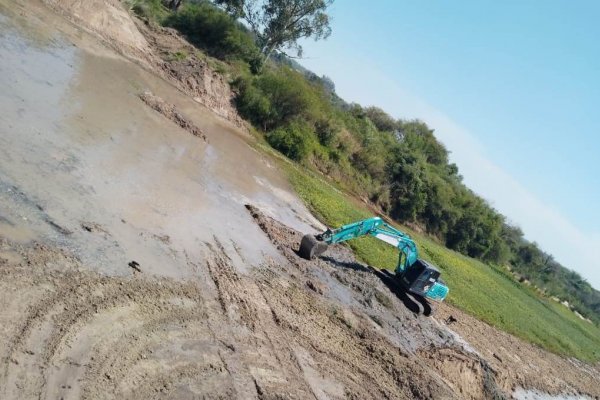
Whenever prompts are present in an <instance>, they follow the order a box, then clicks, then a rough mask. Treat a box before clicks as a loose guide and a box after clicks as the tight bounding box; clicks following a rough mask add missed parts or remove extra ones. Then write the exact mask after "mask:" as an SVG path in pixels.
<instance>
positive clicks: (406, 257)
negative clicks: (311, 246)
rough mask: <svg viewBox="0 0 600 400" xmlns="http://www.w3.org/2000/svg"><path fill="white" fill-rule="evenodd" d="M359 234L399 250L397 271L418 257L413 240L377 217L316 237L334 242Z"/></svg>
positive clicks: (327, 241)
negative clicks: (371, 237)
mask: <svg viewBox="0 0 600 400" xmlns="http://www.w3.org/2000/svg"><path fill="white" fill-rule="evenodd" d="M361 236H373V237H375V238H377V239H379V240H381V241H383V242H385V243H387V244H389V245H392V246H394V247H396V248H397V249H398V250H400V259H399V260H398V267H397V268H396V271H397V272H398V271H400V272H403V271H405V270H406V269H407V268H408V267H410V266H411V265H412V264H414V263H415V262H416V261H417V259H418V252H417V247H416V246H415V242H413V240H412V239H411V238H410V237H409V236H408V235H407V234H405V233H404V232H401V231H399V230H398V229H396V228H394V227H393V226H390V225H389V224H387V223H385V222H384V221H383V220H382V219H381V218H379V217H373V218H367V219H363V220H362V221H358V222H353V223H351V224H348V225H344V226H341V227H339V228H337V229H333V230H331V229H328V230H326V231H325V232H323V233H321V234H320V235H317V236H316V239H317V240H319V241H322V242H325V243H327V244H335V243H341V242H345V241H347V240H351V239H356V238H359V237H361ZM301 247H302V246H301ZM315 255H318V254H315ZM315 255H313V256H315Z"/></svg>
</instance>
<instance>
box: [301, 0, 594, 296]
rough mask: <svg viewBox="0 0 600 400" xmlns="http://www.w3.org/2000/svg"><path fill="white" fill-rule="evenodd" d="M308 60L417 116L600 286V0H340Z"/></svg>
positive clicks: (551, 248)
mask: <svg viewBox="0 0 600 400" xmlns="http://www.w3.org/2000/svg"><path fill="white" fill-rule="evenodd" d="M330 11H331V15H332V17H333V23H332V28H333V34H332V36H331V37H330V38H329V39H328V40H326V41H322V42H316V43H315V42H313V41H305V42H303V46H304V56H305V57H306V59H304V60H302V61H301V63H302V64H303V65H305V66H306V67H308V68H309V69H311V70H313V71H314V72H316V73H318V74H325V75H327V76H329V77H331V78H332V79H333V80H334V81H335V83H336V88H337V91H338V93H339V94H340V96H342V97H343V98H345V99H346V100H348V101H356V102H358V103H361V104H363V105H378V106H380V107H382V108H383V109H385V110H386V111H388V112H389V113H390V114H392V115H393V116H395V117H401V118H419V119H422V120H424V121H425V122H427V123H428V124H429V125H430V126H431V127H432V128H434V129H435V130H436V135H437V136H438V138H439V139H440V140H441V141H442V142H444V143H445V144H446V146H447V147H448V149H449V150H450V151H451V152H452V155H451V158H452V160H453V161H455V162H456V163H457V164H458V165H459V167H460V169H461V173H462V174H463V175H464V177H465V182H466V183H467V185H469V186H470V187H471V188H472V189H474V190H475V191H476V192H478V193H479V194H481V195H482V196H483V197H485V198H486V199H488V200H489V201H490V203H491V204H492V205H493V206H494V207H496V208H497V209H498V210H499V211H501V212H502V213H504V214H505V215H507V216H508V217H509V219H510V220H511V221H512V222H513V223H514V224H516V225H519V226H520V227H521V228H522V229H523V231H524V232H525V235H526V237H527V238H528V239H530V240H534V241H537V242H538V243H539V244H540V246H541V247H542V248H543V249H545V250H546V251H548V252H550V253H552V254H554V255H555V257H556V259H557V260H559V261H560V262H562V263H563V264H564V265H565V266H567V267H569V268H572V269H574V270H576V271H578V272H580V273H581V274H582V275H583V276H584V277H585V278H587V279H588V281H589V282H590V283H592V285H593V286H594V287H596V288H600V255H597V254H596V252H597V251H598V252H600V206H599V205H600V157H599V156H598V155H597V152H598V151H600V110H598V109H597V108H598V106H599V105H600V42H598V39H599V38H600V24H598V23H597V17H598V15H600V2H597V1H589V2H586V1H577V2H570V1H542V0H538V1H502V2H498V1H495V2H492V1H460V2H457V1H442V0H429V1H414V0H412V1H401V0H378V1H376V2H375V1H373V2H365V1H359V0H337V1H336V3H335V4H334V5H333V6H332V7H331V9H330Z"/></svg>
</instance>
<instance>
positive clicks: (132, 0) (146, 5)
mask: <svg viewBox="0 0 600 400" xmlns="http://www.w3.org/2000/svg"><path fill="white" fill-rule="evenodd" d="M127 4H128V5H129V7H130V8H131V10H132V11H133V12H134V13H135V14H136V15H137V16H138V17H140V18H146V19H149V20H152V21H158V22H160V21H162V20H163V19H164V18H165V17H166V16H167V14H168V10H167V9H166V8H165V7H164V6H163V4H162V1H161V0H128V1H127Z"/></svg>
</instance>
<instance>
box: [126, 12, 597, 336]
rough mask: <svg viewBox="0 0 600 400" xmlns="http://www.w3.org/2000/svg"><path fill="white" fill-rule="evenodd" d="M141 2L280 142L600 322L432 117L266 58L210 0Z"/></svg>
mask: <svg viewBox="0 0 600 400" xmlns="http://www.w3.org/2000/svg"><path fill="white" fill-rule="evenodd" d="M217 3H219V4H225V5H227V4H228V3H231V2H227V1H218V2H217ZM132 8H133V10H134V11H136V12H137V13H138V15H140V16H142V17H144V18H148V19H150V20H155V21H158V22H160V23H162V24H163V25H166V26H169V27H173V28H175V29H177V30H178V31H179V32H181V33H182V34H184V35H185V36H186V37H187V38H188V40H190V42H192V43H193V44H195V45H196V46H197V47H198V48H199V49H202V50H203V51H204V52H206V53H207V54H208V55H210V56H213V57H216V58H218V59H220V60H222V61H224V62H225V63H223V64H222V65H221V72H223V73H224V74H226V75H227V76H228V77H229V78H230V79H231V82H232V86H233V87H234V88H235V90H236V92H237V97H236V106H237V108H238V111H239V113H240V114H241V115H242V116H243V117H244V118H246V119H247V120H248V121H249V122H251V123H252V125H253V126H254V127H255V128H256V129H257V131H258V133H259V134H260V135H264V137H265V138H266V140H267V142H268V143H269V144H270V145H271V146H272V147H273V148H275V149H277V150H278V151H280V152H281V153H283V154H284V155H285V156H287V157H289V158H290V159H292V160H294V161H296V162H298V163H301V164H303V165H305V166H308V167H310V168H312V169H314V170H317V171H319V172H321V173H323V174H324V175H326V176H327V177H329V178H330V179H331V181H332V182H334V183H335V184H336V185H337V186H338V187H340V188H341V189H344V190H346V191H348V192H351V193H352V194H354V195H355V196H358V197H360V198H362V199H364V200H368V201H369V202H370V203H372V204H373V205H375V206H376V207H377V208H379V209H380V210H381V211H382V212H383V213H385V214H388V215H390V216H391V217H392V218H394V219H395V220H396V221H399V222H402V223H404V224H408V225H410V226H412V227H414V228H416V229H418V230H422V231H425V232H427V233H428V234H429V235H430V236H431V237H433V238H434V240H435V241H436V242H439V243H441V244H444V245H445V246H446V247H448V248H450V249H452V250H455V251H457V252H459V253H461V254H464V255H466V256H469V257H473V258H477V259H479V260H481V261H483V262H486V263H490V264H494V265H498V266H502V267H505V268H507V269H510V271H512V273H513V274H514V279H518V280H520V281H521V282H523V284H525V285H527V284H530V285H534V286H535V287H537V288H539V290H541V291H543V292H545V293H546V294H547V295H549V296H556V297H558V298H559V299H560V300H563V301H564V300H566V301H568V302H569V304H570V307H571V308H572V309H573V310H576V311H578V312H579V313H581V314H582V315H584V316H586V317H587V318H590V319H591V320H593V321H594V322H595V323H596V324H598V323H600V292H598V291H596V290H594V289H593V288H592V287H591V286H590V284H589V283H588V282H586V281H585V279H583V278H582V277H581V276H580V275H579V274H577V273H576V272H574V271H571V270H569V269H567V268H565V267H563V266H562V265H560V264H559V263H558V262H556V261H555V260H554V259H553V258H552V256H551V255H549V254H547V253H545V252H544V251H542V250H541V249H540V248H539V247H538V246H537V244H535V243H531V242H528V241H527V240H525V239H524V237H523V232H522V231H521V230H520V229H519V228H518V227H515V226H511V225H510V224H508V223H507V221H506V218H505V217H504V216H503V215H501V214H500V213H498V212H497V211H496V210H495V209H493V208H492V207H491V206H490V205H489V204H488V203H487V202H486V201H485V200H484V199H482V198H481V197H479V196H477V195H476V194H475V193H473V192H472V191H471V190H470V189H469V188H467V187H466V186H465V185H464V184H463V183H462V177H461V175H460V174H459V171H458V168H457V166H456V165H455V164H453V163H450V162H449V157H448V151H447V149H446V148H445V147H444V146H443V144H441V143H440V142H439V141H438V140H437V139H436V137H435V135H434V132H433V130H432V129H430V128H429V127H428V126H427V124H426V123H424V122H421V121H417V120H408V121H407V120H398V119H395V118H393V117H391V116H390V115H388V114H387V113H386V112H384V111H383V110H381V109H380V108H377V107H363V106H361V105H358V104H347V103H346V102H344V101H343V100H342V99H340V98H339V97H338V96H337V95H336V93H335V86H334V85H333V82H332V81H331V80H330V79H328V78H326V77H318V76H316V75H315V74H313V73H311V72H309V71H307V70H305V69H303V68H300V67H299V66H298V64H296V63H295V62H293V61H291V60H290V59H289V58H288V57H286V56H285V55H282V54H278V55H275V56H272V57H270V59H269V60H267V62H266V63H265V64H264V65H263V64H262V62H261V50H260V49H259V47H258V46H257V45H256V40H255V38H256V36H255V35H254V34H253V32H251V31H249V30H248V28H246V26H245V25H243V24H242V23H240V22H237V21H236V20H235V19H234V17H232V16H231V14H228V13H227V12H225V11H223V10H222V9H221V8H218V7H216V6H215V5H214V4H213V3H211V2H209V1H202V0H200V1H190V2H188V3H185V4H184V5H183V6H182V7H180V8H179V9H178V11H175V12H171V11H168V10H167V9H166V8H164V7H163V6H162V5H161V1H160V0H132ZM176 56H178V57H179V56H182V55H176ZM183 57H185V55H183Z"/></svg>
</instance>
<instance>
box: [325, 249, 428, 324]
mask: <svg viewBox="0 0 600 400" xmlns="http://www.w3.org/2000/svg"><path fill="white" fill-rule="evenodd" d="M320 258H321V259H322V260H323V261H327V262H328V263H330V264H333V265H335V266H337V267H341V268H347V269H351V270H354V271H360V272H368V273H372V274H373V275H375V276H376V277H377V278H379V279H380V280H381V282H383V283H384V284H385V286H386V287H387V288H388V289H389V290H390V292H392V293H393V294H394V295H396V297H397V298H398V300H400V301H401V302H402V304H404V306H405V307H406V308H407V309H409V310H410V311H411V312H413V313H415V314H423V315H425V316H430V315H432V314H433V308H432V306H431V304H429V302H428V301H427V300H426V299H425V298H424V297H422V296H419V295H415V294H413V293H410V292H409V291H408V290H406V289H405V288H404V286H402V284H401V283H400V282H399V280H398V278H397V277H396V275H395V274H394V273H392V272H390V271H388V270H386V269H377V268H374V267H371V266H367V265H364V264H360V263H357V262H347V261H340V260H336V259H335V258H332V257H328V256H322V257H320Z"/></svg>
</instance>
